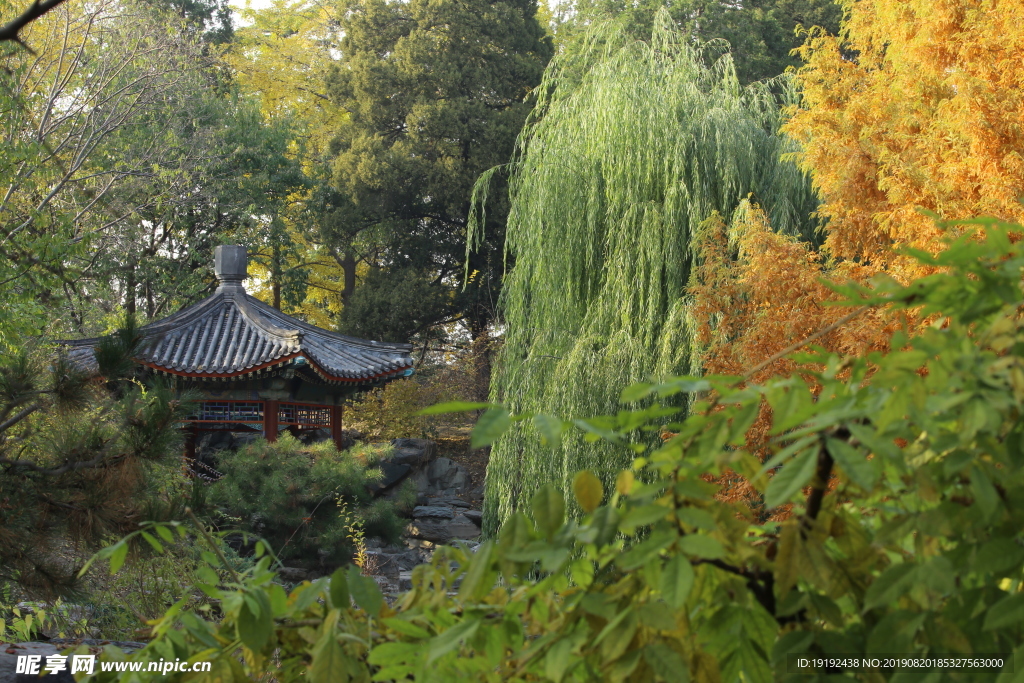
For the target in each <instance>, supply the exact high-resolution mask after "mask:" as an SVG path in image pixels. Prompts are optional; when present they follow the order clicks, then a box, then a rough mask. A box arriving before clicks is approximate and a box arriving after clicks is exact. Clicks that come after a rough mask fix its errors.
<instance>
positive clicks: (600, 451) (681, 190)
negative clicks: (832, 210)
mask: <svg viewBox="0 0 1024 683" xmlns="http://www.w3.org/2000/svg"><path fill="white" fill-rule="evenodd" d="M721 53H722V46H721V45H705V46H701V47H694V46H693V45H692V44H691V43H690V42H689V41H688V40H687V39H686V36H685V35H683V34H681V33H680V32H678V31H677V30H676V29H675V28H673V27H672V26H671V23H670V21H669V20H668V18H667V15H665V16H663V17H662V18H661V20H660V21H659V22H658V26H657V28H656V29H655V30H654V33H653V35H652V36H651V40H650V41H649V42H635V41H629V40H627V39H625V38H623V37H619V36H618V35H616V33H615V31H614V28H613V27H606V28H604V29H603V30H595V31H592V32H591V33H590V34H589V35H588V36H587V37H586V38H585V39H584V40H583V41H581V42H580V43H579V44H577V45H576V46H574V47H571V48H570V49H569V50H568V51H567V53H566V54H563V55H560V56H559V57H556V59H555V60H554V61H552V63H551V64H550V66H549V67H548V70H547V72H546V74H545V77H544V82H543V83H542V85H541V87H540V94H539V100H538V105H537V107H536V109H535V114H534V116H533V118H532V120H531V121H530V122H529V123H528V125H527V127H526V129H524V131H523V133H522V135H521V138H520V141H519V148H518V150H519V151H518V153H517V157H516V158H515V159H514V161H513V163H512V164H511V168H510V185H509V188H510V193H511V199H512V210H511V214H510V217H509V222H508V233H507V240H508V242H507V249H508V252H509V254H510V255H511V256H512V257H514V266H513V267H512V268H511V269H510V271H509V273H508V275H507V276H506V281H505V284H504V293H503V309H504V317H505V323H506V329H505V345H504V348H503V350H502V352H501V354H500V358H499V359H498V361H497V364H496V366H495V371H494V376H493V380H492V394H493V396H494V398H495V399H496V400H500V401H502V402H504V403H505V404H506V405H507V406H509V407H510V408H511V409H512V410H513V411H536V412H544V413H549V414H554V415H557V416H559V417H561V418H578V417H586V416H590V415H601V414H612V413H614V412H615V411H616V409H617V405H616V404H617V399H618V395H619V392H620V391H621V389H622V388H623V387H625V386H627V385H629V384H631V383H633V382H637V381H648V380H655V379H657V378H659V377H662V376H665V375H668V374H680V373H687V372H697V371H699V368H698V367H697V363H696V360H695V349H694V344H693V343H692V334H691V324H690V320H689V316H688V312H687V309H688V304H687V299H686V288H687V282H688V280H689V278H690V273H691V270H692V268H693V265H694V255H693V253H692V252H691V249H690V243H691V238H692V236H693V235H694V233H695V231H697V230H698V229H699V227H700V226H701V224H702V223H704V222H705V221H706V220H707V219H708V218H709V217H711V216H712V214H713V213H714V212H718V213H719V214H720V215H721V216H722V217H723V218H725V219H726V220H729V218H730V216H731V215H732V213H733V211H734V210H735V209H736V208H737V206H738V205H739V203H740V202H741V201H742V200H743V199H745V198H749V199H750V200H751V201H753V202H755V203H757V204H759V205H760V206H761V207H762V208H763V209H764V210H765V211H766V213H767V215H768V216H769V218H770V220H771V224H772V225H773V226H774V227H775V229H778V230H783V231H786V232H788V233H791V234H802V235H805V236H807V237H809V238H811V237H813V235H814V232H815V224H814V221H813V220H812V218H811V214H812V212H813V211H814V209H815V207H816V205H817V204H816V200H815V198H814V196H813V193H812V191H811V188H810V183H809V181H808V179H807V178H806V177H805V176H804V175H803V174H801V173H800V172H799V171H798V169H797V168H796V166H795V165H794V164H793V163H791V162H788V161H783V160H782V159H781V157H782V155H783V154H785V153H787V152H790V151H792V150H793V145H792V143H791V142H790V141H789V140H787V139H786V138H784V137H781V136H780V135H779V134H778V133H777V129H778V125H779V123H780V119H781V114H780V107H779V97H778V96H777V93H778V92H779V91H780V90H782V91H787V86H786V85H785V83H780V82H776V83H774V84H772V87H773V88H774V90H775V92H776V94H775V95H773V93H772V88H770V87H769V86H767V85H765V84H755V85H754V86H751V87H748V88H746V89H742V88H741V87H740V85H739V83H738V81H737V79H736V75H735V71H734V69H733V64H732V60H731V58H730V57H729V55H728V54H725V55H722V54H721ZM785 96H786V97H788V96H789V95H785ZM484 182H486V179H482V181H481V184H483V183H484ZM471 236H472V234H471ZM622 457H623V456H621V455H613V451H612V450H611V449H610V448H606V447H603V446H601V445H599V444H595V443H587V442H585V441H584V440H583V439H581V438H576V437H568V438H566V439H565V440H564V441H563V442H562V444H561V446H560V447H559V448H558V449H557V450H553V449H551V448H549V447H546V446H543V445H542V444H541V442H540V438H539V436H538V435H537V432H536V430H534V429H533V428H532V427H530V426H526V425H524V424H523V423H519V424H518V425H517V428H515V429H513V430H512V431H511V432H509V433H508V434H507V435H506V436H505V437H503V438H502V439H501V440H500V441H499V442H498V443H497V444H496V445H495V447H494V449H493V451H492V453H491V460H490V465H489V469H488V473H487V496H486V508H485V518H486V527H485V531H488V532H491V533H493V532H494V531H495V530H496V529H497V528H498V527H499V526H500V524H501V522H502V521H503V520H504V519H505V518H506V517H507V516H508V515H509V514H510V513H511V512H512V511H514V510H515V509H516V508H517V507H518V506H520V504H521V503H522V502H525V501H528V500H529V498H530V496H531V495H532V494H533V492H534V491H535V490H536V489H537V488H539V487H540V486H541V485H542V484H544V483H545V482H554V483H556V485H561V486H562V487H563V488H565V489H569V488H570V486H571V481H572V477H573V475H574V474H575V472H577V471H579V470H581V469H585V468H589V469H592V470H594V471H595V472H597V473H599V474H601V475H603V476H607V477H611V476H613V473H616V472H618V470H619V469H620V468H622V467H623V466H625V465H627V464H628V463H625V462H623V460H622ZM566 498H567V499H571V496H568V495H567V496H566Z"/></svg>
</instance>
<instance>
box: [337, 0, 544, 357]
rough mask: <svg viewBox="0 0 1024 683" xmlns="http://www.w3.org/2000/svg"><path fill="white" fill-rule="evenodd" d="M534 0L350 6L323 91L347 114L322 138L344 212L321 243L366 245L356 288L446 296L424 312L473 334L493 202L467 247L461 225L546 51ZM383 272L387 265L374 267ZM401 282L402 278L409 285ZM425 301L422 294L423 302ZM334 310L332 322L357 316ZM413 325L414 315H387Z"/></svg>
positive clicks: (495, 251) (486, 298)
mask: <svg viewBox="0 0 1024 683" xmlns="http://www.w3.org/2000/svg"><path fill="white" fill-rule="evenodd" d="M536 12H537V4H536V0H462V1H459V2H428V1H427V0H411V1H410V2H397V1H393V2H383V1H382V0H359V1H354V2H352V3H351V4H350V5H349V6H348V7H347V10H346V12H345V13H344V14H343V17H342V20H341V23H342V31H343V33H344V36H345V37H344V40H343V41H342V43H341V52H342V62H341V63H340V65H339V66H338V68H337V69H336V71H335V73H334V74H333V76H332V77H331V79H330V82H329V94H330V96H331V97H332V99H333V100H334V102H335V103H336V104H338V105H339V106H341V107H344V108H345V109H346V110H348V112H349V118H348V121H347V122H345V123H344V124H343V125H342V126H341V127H340V128H339V129H338V131H337V137H336V139H335V141H334V150H335V152H336V159H335V161H334V184H335V186H336V187H337V189H338V190H339V191H340V193H341V194H342V195H343V198H342V200H343V201H344V202H346V208H344V209H342V210H339V211H338V212H337V213H336V214H335V219H336V220H335V221H334V225H333V231H334V239H335V241H336V242H338V243H341V244H348V243H351V242H352V241H353V240H362V241H364V242H366V241H369V242H370V243H371V244H372V245H375V246H376V247H377V249H376V254H375V257H374V258H373V259H372V260H371V261H372V262H371V263H370V265H371V267H372V268H376V269H379V270H381V271H383V273H384V274H385V276H383V277H376V278H374V279H373V280H372V281H371V282H368V283H367V284H368V285H371V286H373V287H374V288H376V289H378V290H380V292H379V293H370V294H369V295H368V297H367V298H368V299H370V300H377V299H381V298H387V297H388V296H390V295H389V292H391V291H393V289H394V288H396V287H401V288H408V287H410V286H413V287H415V288H416V289H417V290H418V295H417V296H416V297H411V298H410V297H396V299H408V300H411V301H413V303H414V302H415V299H417V298H418V299H422V300H425V301H430V302H436V301H437V300H438V299H443V300H445V301H446V305H445V306H444V309H443V314H442V315H440V316H434V320H433V321H432V322H433V323H434V324H437V323H439V322H442V321H445V320H447V321H452V320H456V319H462V320H464V321H465V322H466V324H467V327H468V328H469V329H470V330H471V331H472V333H473V336H474V337H477V336H480V335H482V334H484V333H485V331H486V330H487V327H488V325H489V324H490V323H491V321H492V320H493V317H494V308H495V306H494V303H495V301H496V299H497V294H498V290H499V288H500V279H501V272H502V266H503V264H502V249H503V244H504V239H503V238H504V223H505V216H506V213H507V207H505V206H500V205H497V206H494V207H492V208H491V210H490V211H489V212H488V217H487V221H488V236H487V239H486V241H485V243H484V244H483V245H481V248H480V249H479V250H477V251H476V252H474V254H473V255H472V256H471V257H470V273H471V274H472V273H474V272H475V273H476V275H475V276H473V277H472V278H471V279H470V281H469V282H468V283H467V286H466V287H465V288H463V287H462V284H463V283H461V282H459V281H458V280H459V277H460V276H461V274H462V272H463V259H464V253H465V235H466V226H467V220H468V215H469V206H470V197H471V193H472V187H473V183H474V182H475V181H476V179H477V177H478V176H479V175H480V173H482V172H483V171H485V170H487V169H490V168H492V167H494V166H498V165H501V164H505V163H507V162H508V160H509V159H510V158H511V155H512V151H513V147H514V143H515V139H516V136H517V135H518V133H519V131H520V129H521V127H522V125H523V121H524V120H525V119H526V116H527V113H528V112H529V111H530V108H531V106H532V105H531V103H530V102H528V101H527V98H528V96H529V95H530V93H531V91H532V89H533V88H534V87H535V86H536V85H537V84H538V83H539V82H540V78H541V74H542V71H543V69H544V65H545V64H546V63H547V61H548V59H549V58H550V56H551V52H552V48H551V42H550V39H549V38H547V37H545V35H544V30H543V29H542V28H541V26H540V25H539V24H538V23H537V20H536V17H535V15H536ZM387 274H394V277H388V276H387ZM410 283H414V284H412V285H411V284H410ZM431 305H433V304H431ZM364 309H365V310H372V307H355V306H354V307H351V308H349V310H348V311H346V312H344V313H343V319H342V324H343V328H344V329H349V330H352V329H359V328H360V327H362V326H363V325H362V324H361V322H360V321H359V320H358V319H354V318H357V317H358V316H356V315H355V314H356V313H357V312H358V311H360V310H364ZM396 313H398V314H399V316H398V317H400V318H402V317H404V318H407V319H409V320H410V321H411V325H410V328H409V329H408V330H406V331H405V332H406V333H407V334H408V333H411V332H412V331H414V328H415V327H418V326H420V325H421V323H420V322H419V321H420V320H422V319H423V315H422V313H423V311H415V310H410V311H406V312H404V313H401V312H396Z"/></svg>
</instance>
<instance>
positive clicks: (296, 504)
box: [209, 433, 402, 563]
mask: <svg viewBox="0 0 1024 683" xmlns="http://www.w3.org/2000/svg"><path fill="white" fill-rule="evenodd" d="M384 454H385V451H384V450H383V449H382V448H381V447H374V446H359V447H356V448H353V449H350V450H347V451H338V450H337V448H335V446H334V443H333V442H331V441H323V442H320V443H317V444H314V445H311V446H306V445H303V444H302V443H301V442H299V441H298V440H297V439H296V438H295V437H293V436H291V435H290V434H287V433H284V434H282V435H281V436H280V438H278V440H277V441H276V442H274V443H268V442H267V441H265V440H263V439H258V440H256V441H253V442H252V443H250V444H247V445H246V446H244V447H242V448H240V449H239V450H238V451H236V452H230V451H228V452H224V453H223V454H222V455H221V456H220V461H219V462H220V465H219V466H220V468H221V470H222V471H223V472H224V474H225V476H224V478H223V479H221V480H220V481H218V482H217V483H216V484H214V485H213V486H212V487H211V490H210V497H209V500H210V502H211V503H212V504H214V505H220V506H223V507H225V508H227V510H228V512H229V514H231V515H234V516H237V517H240V518H241V524H242V528H243V529H244V530H246V531H250V532H254V533H257V534H259V535H261V536H263V537H264V538H266V539H267V541H268V542H269V543H270V544H271V546H272V547H273V548H274V549H275V550H277V551H278V552H279V554H280V555H281V557H282V558H296V557H301V558H305V559H306V560H315V559H317V558H319V559H320V560H321V561H322V562H326V563H338V562H343V561H346V560H348V559H349V558H350V557H351V554H352V552H353V551H354V550H355V548H354V544H353V542H352V539H351V534H350V532H348V531H347V530H346V528H345V524H344V523H343V521H342V518H341V515H340V514H339V509H338V506H339V504H340V503H344V504H345V505H346V506H347V508H348V509H349V510H350V511H352V512H353V513H354V514H355V515H356V517H357V518H359V519H361V520H362V522H363V524H364V528H365V533H366V534H367V535H369V536H380V537H382V538H385V539H388V540H396V539H397V538H398V536H399V534H400V533H401V529H402V522H401V519H400V518H399V517H398V514H397V512H396V510H395V506H394V504H392V503H391V502H390V501H387V500H383V499H382V500H374V497H373V494H372V493H371V491H370V489H369V488H368V487H369V486H370V485H371V484H372V483H373V482H375V481H378V480H379V479H380V477H381V471H380V469H379V468H378V467H377V465H378V463H379V462H380V459H381V457H382V456H383V455H384Z"/></svg>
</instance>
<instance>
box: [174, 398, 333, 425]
mask: <svg viewBox="0 0 1024 683" xmlns="http://www.w3.org/2000/svg"><path fill="white" fill-rule="evenodd" d="M267 403H269V401H237V400H222V401H199V402H198V405H197V406H196V409H195V410H193V411H192V413H191V414H190V415H189V416H188V417H186V418H185V422H189V423H226V422H227V423H250V424H251V423H254V422H259V423H263V422H264V421H265V418H266V404H267ZM277 424H278V425H280V426H291V425H295V426H298V427H322V428H325V429H326V428H329V427H330V426H331V407H330V406H324V405H320V404H317V403H295V402H291V401H289V402H279V403H278V404H277Z"/></svg>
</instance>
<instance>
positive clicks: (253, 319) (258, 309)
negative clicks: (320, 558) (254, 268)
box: [65, 246, 413, 457]
mask: <svg viewBox="0 0 1024 683" xmlns="http://www.w3.org/2000/svg"><path fill="white" fill-rule="evenodd" d="M247 265H248V263H247V255H246V251H245V248H244V247H239V246H220V247H217V248H216V250H215V255H214V271H215V273H216V275H217V280H218V286H217V290H216V291H215V292H214V293H213V294H212V295H211V296H209V297H207V298H206V299H204V300H203V301H200V302H199V303H197V304H195V305H193V306H189V307H187V308H185V309H183V310H181V311H179V312H177V313H175V314H174V315H171V316H169V317H167V318H164V319H163V320H159V321H157V322H154V323H150V324H148V325H146V326H144V327H141V328H140V329H139V332H140V333H141V334H142V337H143V340H142V344H141V345H140V347H139V348H140V351H139V352H138V355H137V356H136V357H135V359H134V360H135V362H136V363H138V364H139V365H142V366H145V367H146V368H148V369H149V371H150V372H152V373H154V374H159V375H166V376H169V377H172V378H175V379H176V380H177V382H178V386H179V387H180V388H182V389H196V390H198V391H199V393H200V394H201V396H202V398H201V400H200V401H199V403H198V405H197V407H196V409H195V411H194V412H193V414H192V415H190V416H189V418H188V419H187V422H186V424H185V425H184V427H185V429H186V432H187V434H188V438H187V445H186V456H188V457H194V456H195V441H196V433H197V432H201V431H214V430H228V431H236V432H237V431H256V432H260V433H262V434H263V436H264V437H265V438H266V439H267V440H268V441H274V440H276V439H277V436H278V434H279V433H280V432H281V431H283V430H286V429H287V430H291V431H292V432H293V433H298V432H301V431H306V430H317V429H326V430H329V431H330V434H331V436H332V437H333V439H334V442H335V444H337V445H338V447H339V448H341V440H342V436H341V423H342V402H343V400H344V399H345V398H346V397H347V396H350V395H351V394H353V393H354V392H355V391H357V390H359V389H366V388H369V387H371V386H379V385H381V384H383V383H384V382H387V381H388V380H392V379H395V378H397V377H403V376H409V375H411V374H412V373H413V367H412V366H413V363H412V358H411V357H410V352H411V350H412V346H411V345H409V344H389V343H383V342H375V341H367V340H365V339H356V338H354V337H347V336H345V335H341V334H337V333H335V332H329V331H327V330H323V329H320V328H319V327H315V326H313V325H309V324H307V323H304V322H302V321H301V320H298V319H296V318H293V317H291V316H288V315H285V314H284V313H281V312H280V311H278V310H277V309H275V308H273V307H271V306H268V305H267V304H265V303H263V302H262V301H260V300H259V299H256V298H253V297H251V296H249V295H248V294H246V292H245V288H244V287H243V286H242V281H243V280H244V279H245V278H246V274H247ZM98 341H99V340H98V339H80V340H75V341H70V342H65V344H67V346H68V354H69V356H70V359H71V360H72V361H73V362H76V363H78V364H80V365H83V366H93V367H94V366H95V356H94V349H95V347H96V344H97V342H98Z"/></svg>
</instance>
